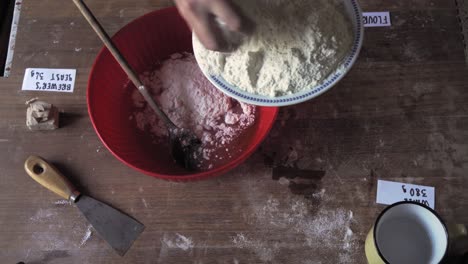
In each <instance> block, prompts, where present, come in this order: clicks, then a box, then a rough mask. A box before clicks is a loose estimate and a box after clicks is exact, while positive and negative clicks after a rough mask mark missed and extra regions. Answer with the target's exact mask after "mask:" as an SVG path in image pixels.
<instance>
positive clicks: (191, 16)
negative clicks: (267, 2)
mask: <svg viewBox="0 0 468 264" xmlns="http://www.w3.org/2000/svg"><path fill="white" fill-rule="evenodd" d="M175 3H176V5H177V8H178V10H179V12H180V14H181V15H182V16H183V17H184V19H185V20H186V21H187V23H188V24H189V25H190V27H191V28H192V30H193V31H194V32H195V34H196V35H197V37H198V39H199V40H200V42H201V43H202V44H203V45H204V46H205V47H206V48H207V49H210V50H216V51H229V50H230V49H232V48H233V47H232V46H233V45H236V44H239V43H233V42H240V38H239V36H240V35H242V33H247V32H248V29H249V28H250V26H249V23H248V20H247V19H246V18H244V17H243V16H242V14H241V12H240V11H239V9H238V8H237V7H236V6H235V5H234V4H233V3H232V2H231V1H230V0H175Z"/></svg>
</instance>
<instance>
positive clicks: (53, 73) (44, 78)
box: [22, 68, 76, 93]
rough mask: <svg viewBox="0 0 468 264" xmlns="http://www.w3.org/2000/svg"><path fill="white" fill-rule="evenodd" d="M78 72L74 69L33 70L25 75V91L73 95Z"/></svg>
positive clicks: (30, 69)
mask: <svg viewBox="0 0 468 264" xmlns="http://www.w3.org/2000/svg"><path fill="white" fill-rule="evenodd" d="M75 77H76V70H72V69H39V68H38V69H33V68H28V69H26V72H25V73H24V79H23V88H22V90H23V91H46V92H64V93H73V90H74V89H75Z"/></svg>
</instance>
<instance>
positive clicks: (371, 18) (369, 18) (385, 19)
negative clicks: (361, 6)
mask: <svg viewBox="0 0 468 264" xmlns="http://www.w3.org/2000/svg"><path fill="white" fill-rule="evenodd" d="M362 17H363V20H364V21H363V23H364V26H365V27H390V26H391V25H392V21H391V20H390V12H364V13H362Z"/></svg>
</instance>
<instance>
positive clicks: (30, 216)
mask: <svg viewBox="0 0 468 264" xmlns="http://www.w3.org/2000/svg"><path fill="white" fill-rule="evenodd" d="M88 2H89V5H90V7H91V8H92V9H93V10H94V11H95V13H96V15H97V16H98V17H99V18H101V21H102V23H103V24H104V27H105V28H106V29H108V30H109V31H110V32H111V33H114V32H116V31H117V30H118V29H119V28H121V27H122V26H124V25H125V24H126V23H128V22H129V21H131V20H133V19H135V18H136V17H138V16H141V15H143V14H145V13H147V12H150V11H152V10H154V9H158V8H162V7H165V6H168V5H170V4H171V1H157V0H153V1H136V2H132V1H125V0H114V1H97V0H95V1H91V0H89V1H88ZM361 3H362V7H363V9H364V10H365V11H390V12H391V14H392V20H393V26H392V27H385V28H368V29H366V40H365V44H364V48H363V50H362V54H361V57H360V59H359V61H358V62H357V64H356V65H355V67H354V69H353V70H352V72H351V73H350V74H349V75H348V76H347V77H346V78H345V79H344V80H343V81H342V82H341V83H340V84H339V85H338V86H337V87H336V88H334V89H332V90H331V91H329V92H327V93H326V94H325V95H323V96H321V97H319V98H317V99H316V100H313V101H310V102H308V103H304V104H301V105H297V106H293V107H286V108H283V109H282V110H281V112H280V115H279V118H278V121H277V123H276V125H275V126H274V128H273V130H272V131H271V134H270V135H269V137H268V138H267V140H266V141H265V142H264V144H263V145H262V147H261V149H260V150H258V151H257V152H256V154H255V155H253V156H252V157H251V158H250V159H249V160H248V161H247V162H245V164H243V165H242V166H240V167H238V168H236V169H235V170H233V171H232V172H230V173H228V174H226V175H224V176H222V177H219V178H215V179H211V180H207V181H200V182H191V183H171V182H166V181H162V180H157V179H154V178H151V177H147V176H145V175H142V174H140V173H137V172H135V171H133V170H132V169H130V168H128V167H126V166H125V165H123V164H122V163H120V162H119V161H117V159H115V158H114V157H113V156H112V155H111V154H110V152H109V151H108V150H107V149H105V147H103V145H102V143H101V142H100V141H99V139H98V138H97V136H96V134H95V132H94V130H93V128H92V125H91V123H90V119H89V117H88V115H87V109H86V102H85V93H86V92H85V90H86V81H87V78H88V75H89V72H90V67H91V64H92V63H93V60H94V58H95V56H96V54H97V52H98V51H99V50H100V48H101V46H102V45H101V43H100V41H99V40H98V39H97V38H96V37H95V36H94V34H93V32H92V31H91V29H90V27H89V26H88V25H87V24H86V22H85V21H84V20H83V19H82V18H81V17H80V15H79V13H78V12H77V10H76V8H75V7H74V5H73V4H72V2H71V1H63V0H43V1H24V3H23V7H22V13H21V20H20V26H19V32H18V39H17V44H16V50H15V57H14V61H13V69H12V75H11V77H9V78H7V79H4V78H0V100H1V103H0V150H1V151H0V259H1V261H0V262H2V263H17V262H20V261H23V262H25V263H364V262H365V257H364V248H363V244H364V239H365V236H366V233H367V232H368V231H369V229H370V227H371V225H372V223H373V221H374V220H375V218H376V216H377V214H378V213H379V212H380V211H381V210H382V209H383V208H384V206H383V205H377V204H376V203H375V195H376V183H377V180H378V179H385V180H392V181H401V182H406V183H416V184H423V185H429V186H435V187H436V193H437V196H436V209H437V211H438V212H439V213H440V214H441V215H442V217H443V218H444V219H446V220H447V221H448V222H457V223H468V210H467V208H468V191H467V189H468V174H467V173H468V104H467V102H468V72H467V68H466V64H465V60H464V55H463V41H462V35H461V30H460V26H459V23H458V20H457V11H456V7H455V1H447V0H407V1H383V0H362V1H361ZM28 67H50V68H76V69H77V70H78V76H77V82H76V91H75V92H74V93H73V94H58V93H38V92H22V91H21V90H20V89H21V83H22V77H23V74H24V70H25V68H28ZM36 96H37V97H40V98H41V99H43V100H46V101H48V102H50V103H53V104H55V105H57V106H58V107H59V108H60V109H61V110H63V111H64V113H65V114H64V115H63V119H62V121H63V127H62V128H61V129H59V130H56V131H53V132H47V133H40V132H30V131H28V130H27V129H26V127H25V112H26V106H25V101H27V100H28V99H30V98H32V97H36ZM31 154H39V155H41V156H43V157H45V158H46V159H48V160H50V161H52V162H54V163H55V164H56V165H57V166H58V167H59V168H60V169H61V170H62V171H63V172H64V173H65V174H66V175H67V176H69V177H70V178H72V179H73V181H74V182H75V183H78V184H79V185H80V186H81V187H83V189H84V191H85V192H87V193H88V194H90V195H91V196H94V197H95V198H97V199H100V200H102V201H105V202H107V203H109V204H111V205H113V206H114V207H117V208H119V209H121V210H123V211H125V212H128V213H129V214H131V215H132V216H133V217H135V218H136V219H138V220H140V221H141V222H142V223H144V224H145V225H146V230H145V232H144V233H143V234H142V235H141V237H140V238H139V239H138V240H137V241H136V242H135V244H134V245H133V247H132V248H131V249H130V251H129V252H128V253H127V255H126V256H125V257H123V258H121V257H119V256H118V255H117V254H116V253H114V252H113V251H112V249H110V248H109V247H108V246H107V244H106V243H105V242H104V241H103V240H101V239H100V238H99V237H98V236H97V235H96V234H95V232H94V230H93V229H92V228H90V227H89V226H88V224H87V222H86V220H85V219H84V218H83V217H82V216H81V215H80V213H79V212H78V210H76V209H75V208H74V207H73V206H71V205H70V204H68V203H67V202H65V201H63V200H60V199H58V198H57V196H56V195H54V194H52V193H50V192H49V191H47V190H46V189H44V188H42V187H41V186H39V185H38V184H36V183H35V182H33V181H32V180H31V179H30V178H29V177H28V176H27V175H26V173H25V172H24V170H23V163H24V161H25V159H26V157H27V156H29V155H31ZM301 177H303V178H301Z"/></svg>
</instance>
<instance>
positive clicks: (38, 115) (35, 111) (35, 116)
mask: <svg viewBox="0 0 468 264" xmlns="http://www.w3.org/2000/svg"><path fill="white" fill-rule="evenodd" d="M26 104H27V105H28V109H27V110H26V126H27V127H28V128H29V130H33V131H37V130H55V129H57V128H59V111H58V109H57V108H56V107H55V106H54V105H52V104H49V103H46V102H43V101H39V100H38V99H37V98H33V99H31V100H29V101H27V102H26Z"/></svg>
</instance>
